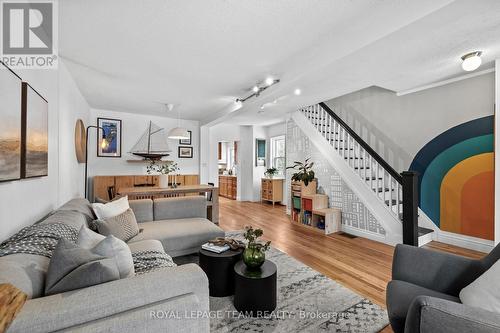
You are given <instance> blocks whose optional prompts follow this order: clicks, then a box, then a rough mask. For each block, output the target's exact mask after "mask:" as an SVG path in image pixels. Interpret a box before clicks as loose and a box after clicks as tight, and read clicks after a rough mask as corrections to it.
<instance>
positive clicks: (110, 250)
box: [91, 235, 135, 279]
mask: <svg viewBox="0 0 500 333" xmlns="http://www.w3.org/2000/svg"><path fill="white" fill-rule="evenodd" d="M91 251H92V252H94V253H96V254H99V255H101V256H105V257H108V258H112V259H113V260H114V261H115V262H116V265H117V266H118V271H119V273H120V279H123V278H126V277H130V276H133V275H134V274H135V271H134V260H133V259H132V252H130V248H129V247H128V245H127V244H126V243H125V242H124V241H122V240H120V239H118V238H116V237H114V236H112V235H110V236H107V237H106V238H105V239H103V240H102V241H100V242H99V244H97V245H96V246H95V247H94V248H92V249H91Z"/></svg>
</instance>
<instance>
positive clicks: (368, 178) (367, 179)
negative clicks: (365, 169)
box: [365, 176, 383, 182]
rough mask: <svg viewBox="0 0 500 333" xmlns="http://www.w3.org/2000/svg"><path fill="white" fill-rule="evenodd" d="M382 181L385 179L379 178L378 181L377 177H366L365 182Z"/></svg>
mask: <svg viewBox="0 0 500 333" xmlns="http://www.w3.org/2000/svg"><path fill="white" fill-rule="evenodd" d="M382 179H383V178H382V177H378V179H377V177H376V176H371V178H370V177H366V178H365V181H367V182H369V181H370V180H382Z"/></svg>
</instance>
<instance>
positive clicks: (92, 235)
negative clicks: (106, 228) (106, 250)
mask: <svg viewBox="0 0 500 333" xmlns="http://www.w3.org/2000/svg"><path fill="white" fill-rule="evenodd" d="M104 238H106V236H103V235H100V234H98V233H97V232H93V231H92V230H90V229H89V228H87V227H86V226H84V225H83V226H82V227H81V228H80V231H79V232H78V242H77V245H78V246H80V247H83V248H84V249H91V248H93V247H94V246H96V245H97V244H99V242H100V241H102V240H103V239H104Z"/></svg>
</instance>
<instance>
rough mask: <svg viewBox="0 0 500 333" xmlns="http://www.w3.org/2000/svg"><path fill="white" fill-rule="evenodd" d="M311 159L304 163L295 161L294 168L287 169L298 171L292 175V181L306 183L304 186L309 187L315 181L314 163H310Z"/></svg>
mask: <svg viewBox="0 0 500 333" xmlns="http://www.w3.org/2000/svg"><path fill="white" fill-rule="evenodd" d="M309 160H310V158H306V160H305V161H304V163H302V162H298V161H295V162H293V165H292V166H289V167H287V169H293V170H296V172H295V173H294V174H293V175H292V181H296V182H304V185H305V186H307V185H309V183H310V182H312V181H313V180H314V171H313V170H312V167H313V165H314V162H309Z"/></svg>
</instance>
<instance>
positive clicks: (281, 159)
mask: <svg viewBox="0 0 500 333" xmlns="http://www.w3.org/2000/svg"><path fill="white" fill-rule="evenodd" d="M285 151H286V149H285V136H284V135H280V136H275V137H273V138H271V161H270V162H271V167H273V168H276V169H278V175H281V176H283V175H284V174H285Z"/></svg>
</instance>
